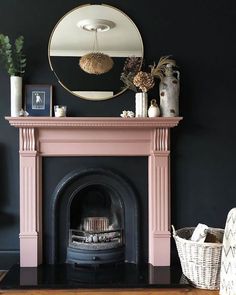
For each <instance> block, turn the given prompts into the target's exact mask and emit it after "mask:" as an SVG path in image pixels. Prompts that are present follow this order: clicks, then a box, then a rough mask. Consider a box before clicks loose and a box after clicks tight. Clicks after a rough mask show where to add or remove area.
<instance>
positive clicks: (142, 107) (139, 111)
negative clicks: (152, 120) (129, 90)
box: [135, 92, 147, 117]
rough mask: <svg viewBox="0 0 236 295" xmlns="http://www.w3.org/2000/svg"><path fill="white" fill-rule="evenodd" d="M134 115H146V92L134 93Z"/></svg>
mask: <svg viewBox="0 0 236 295" xmlns="http://www.w3.org/2000/svg"><path fill="white" fill-rule="evenodd" d="M135 117H147V93H146V92H138V93H136V94H135Z"/></svg>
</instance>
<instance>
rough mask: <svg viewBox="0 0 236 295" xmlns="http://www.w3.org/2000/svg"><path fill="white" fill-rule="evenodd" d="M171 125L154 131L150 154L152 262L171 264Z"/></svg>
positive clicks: (150, 246) (150, 256) (149, 200)
mask: <svg viewBox="0 0 236 295" xmlns="http://www.w3.org/2000/svg"><path fill="white" fill-rule="evenodd" d="M169 132H170V131H169V128H159V129H156V130H155V131H154V136H153V142H152V152H151V153H150V156H149V177H148V180H149V198H148V202H149V203H148V206H149V210H148V211H149V263H151V264H152V265H154V266H157V265H158V266H168V265H170V231H169V228H170V165H169V154H170V152H169Z"/></svg>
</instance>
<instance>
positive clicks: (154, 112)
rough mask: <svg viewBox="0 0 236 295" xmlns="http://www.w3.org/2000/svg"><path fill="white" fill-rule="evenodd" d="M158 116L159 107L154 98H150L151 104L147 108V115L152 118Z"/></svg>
mask: <svg viewBox="0 0 236 295" xmlns="http://www.w3.org/2000/svg"><path fill="white" fill-rule="evenodd" d="M159 116H160V109H159V107H158V105H157V101H156V100H155V99H152V100H151V105H150V107H149V108H148V117H150V118H154V117H159Z"/></svg>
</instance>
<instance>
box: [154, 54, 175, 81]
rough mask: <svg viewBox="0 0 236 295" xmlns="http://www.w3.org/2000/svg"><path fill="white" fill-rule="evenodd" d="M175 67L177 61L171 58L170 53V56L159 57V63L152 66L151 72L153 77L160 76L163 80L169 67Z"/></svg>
mask: <svg viewBox="0 0 236 295" xmlns="http://www.w3.org/2000/svg"><path fill="white" fill-rule="evenodd" d="M170 66H171V67H175V66H176V62H175V60H174V59H171V58H170V55H168V56H162V57H161V58H160V59H159V62H158V64H157V65H156V64H155V62H154V64H153V65H152V66H150V68H151V74H152V76H153V77H155V78H158V79H160V80H162V79H163V78H164V77H165V76H166V72H167V71H168V68H169V67H170Z"/></svg>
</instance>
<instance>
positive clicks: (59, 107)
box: [54, 105, 66, 117]
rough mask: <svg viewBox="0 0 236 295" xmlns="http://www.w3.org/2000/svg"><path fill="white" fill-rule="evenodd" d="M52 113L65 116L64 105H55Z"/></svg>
mask: <svg viewBox="0 0 236 295" xmlns="http://www.w3.org/2000/svg"><path fill="white" fill-rule="evenodd" d="M54 114H55V117H66V106H62V105H55V106H54Z"/></svg>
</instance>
